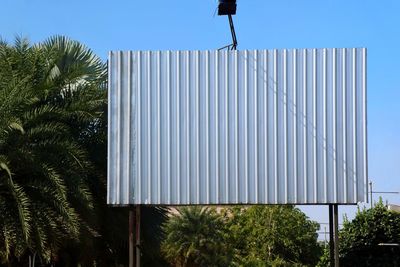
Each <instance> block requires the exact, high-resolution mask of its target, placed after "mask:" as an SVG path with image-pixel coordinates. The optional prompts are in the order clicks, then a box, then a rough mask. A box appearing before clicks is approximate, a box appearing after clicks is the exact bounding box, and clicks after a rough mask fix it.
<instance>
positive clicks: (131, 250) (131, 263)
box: [129, 208, 135, 267]
mask: <svg viewBox="0 0 400 267" xmlns="http://www.w3.org/2000/svg"><path fill="white" fill-rule="evenodd" d="M134 235H135V208H132V209H131V210H129V267H135V242H134Z"/></svg>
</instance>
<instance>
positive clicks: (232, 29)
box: [228, 15, 237, 50]
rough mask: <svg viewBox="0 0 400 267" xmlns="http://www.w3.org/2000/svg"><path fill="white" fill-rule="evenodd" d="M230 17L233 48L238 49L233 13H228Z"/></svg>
mask: <svg viewBox="0 0 400 267" xmlns="http://www.w3.org/2000/svg"><path fill="white" fill-rule="evenodd" d="M228 19H229V27H230V29H231V34H232V50H236V47H237V39H236V32H235V26H234V25H233V19H232V15H228Z"/></svg>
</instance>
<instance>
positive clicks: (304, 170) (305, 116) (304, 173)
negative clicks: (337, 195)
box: [302, 49, 309, 203]
mask: <svg viewBox="0 0 400 267" xmlns="http://www.w3.org/2000/svg"><path fill="white" fill-rule="evenodd" d="M302 92H303V116H302V121H303V175H304V176H303V179H304V203H308V202H309V201H308V183H307V182H308V168H307V127H308V126H307V50H306V49H303V89H302Z"/></svg>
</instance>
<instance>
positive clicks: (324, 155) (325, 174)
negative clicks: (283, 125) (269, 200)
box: [322, 49, 329, 203]
mask: <svg viewBox="0 0 400 267" xmlns="http://www.w3.org/2000/svg"><path fill="white" fill-rule="evenodd" d="M322 53H323V57H322V158H323V160H322V170H323V171H322V175H323V179H324V202H325V203H327V202H328V172H327V170H328V168H327V161H326V160H327V156H328V153H329V150H328V146H327V138H328V136H327V131H326V122H327V120H328V118H327V112H326V109H327V98H328V96H327V89H326V88H327V79H326V70H327V68H326V64H327V51H326V49H323V50H322Z"/></svg>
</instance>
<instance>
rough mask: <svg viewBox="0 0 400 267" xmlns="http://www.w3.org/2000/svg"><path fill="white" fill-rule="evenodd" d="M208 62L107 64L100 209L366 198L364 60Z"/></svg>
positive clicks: (220, 58)
mask: <svg viewBox="0 0 400 267" xmlns="http://www.w3.org/2000/svg"><path fill="white" fill-rule="evenodd" d="M213 53H214V51H212V52H210V51H205V52H198V51H196V52H182V53H180V52H177V53H175V52H172V53H171V52H164V53H163V52H159V51H158V52H147V51H146V52H140V51H138V52H124V53H121V52H115V53H110V61H111V62H110V65H111V70H110V80H109V86H110V90H111V92H109V98H110V99H109V102H110V106H109V107H108V108H109V112H110V114H111V113H113V114H111V115H112V117H111V118H109V121H111V123H112V124H110V125H111V127H110V128H109V129H108V132H109V135H110V136H111V138H110V139H109V142H111V143H109V144H108V147H107V150H108V153H109V154H110V157H109V158H111V160H112V161H111V162H109V163H108V176H109V177H108V184H109V188H108V189H109V191H108V192H107V198H108V203H110V204H117V205H118V204H126V202H128V203H129V204H158V203H161V204H208V203H210V204H218V203H227V202H228V203H268V204H273V203H304V204H312V203H329V202H333V203H355V202H357V201H362V200H364V199H366V195H365V194H366V193H367V191H366V188H365V186H366V185H365V184H366V183H367V171H368V170H367V155H366V152H367V151H366V150H367V148H366V146H367V132H366V128H367V126H366V117H365V116H366V109H367V108H366V103H365V102H366V75H365V71H366V59H365V57H366V50H365V49H340V50H339V49H332V50H331V49H320V50H289V51H288V50H270V51H265V53H264V52H261V51H253V50H252V51H239V52H237V51H233V52H226V51H223V52H215V54H213ZM253 53H254V55H253ZM269 53H271V54H269ZM185 55H186V57H185ZM214 55H215V61H214ZM253 56H254V57H253ZM185 61H186V63H187V64H185ZM209 64H211V66H208V65H209ZM221 64H222V65H221ZM242 64H243V65H242ZM253 64H254V65H253ZM281 64H282V65H281ZM207 66H208V68H207ZM264 66H265V67H266V68H267V70H261V69H260V68H263V67H264ZM261 72H263V73H261ZM264 73H265V74H264ZM263 78H264V79H265V80H264V81H262V79H263ZM261 82H264V83H263V84H262V85H261V84H260V83H261ZM221 86H222V87H221ZM268 86H270V87H268ZM218 88H219V89H218ZM186 89H187V90H186ZM231 89H232V90H233V91H232V90H231ZM175 90H176V92H175ZM203 90H204V91H203ZM213 90H214V91H213ZM263 90H264V91H263ZM263 93H264V95H263ZM224 98H225V99H224ZM204 101H205V102H204ZM281 101H282V102H281ZM292 101H293V102H292ZM282 103H283V104H282ZM175 104H177V105H178V106H176V107H175V106H174V105H175ZM113 105H114V106H113ZM127 105H128V106H127ZM260 105H261V106H260ZM263 105H264V106H263ZM282 105H283V106H282ZM289 105H290V106H289ZM234 106H237V107H240V109H237V108H236V109H235V108H234ZM292 107H294V108H293V114H292ZM303 111H304V112H305V113H306V114H305V115H304V116H303V114H302V113H303ZM187 113H189V115H188V116H186V114H187ZM111 115H110V116H111ZM292 115H293V116H292ZM260 116H261V117H260ZM263 116H264V117H263ZM118 117H120V118H118ZM278 119H279V121H278ZM292 119H293V121H291V120H292ZM113 120H114V121H113ZM175 120H176V121H175ZM109 123H110V122H109ZM210 123H211V125H210ZM252 123H254V125H252ZM263 123H264V124H263ZM204 124H205V125H204ZM317 126H318V127H317ZM271 127H272V128H271ZM214 128H215V129H214ZM115 129H119V130H118V131H115ZM175 130H177V133H175ZM253 131H254V132H253ZM268 132H269V134H268ZM263 133H265V136H269V137H268V140H267V141H264V140H263V138H266V137H264V136H261V135H263ZM214 138H215V141H214ZM281 138H282V139H281ZM253 140H254V141H253ZM278 140H279V144H278ZM263 141H264V143H263ZM239 144H240V145H239ZM260 145H261V146H260ZM253 146H254V147H253ZM214 149H215V150H214ZM264 151H265V155H264ZM186 152H187V153H186ZM267 152H268V153H267ZM203 153H205V154H203ZM360 153H361V154H360ZM117 154H119V155H117ZM163 155H164V156H163ZM214 156H216V159H215V160H214ZM172 157H173V158H172ZM176 159H177V160H178V162H176V161H174V160H176ZM303 159H304V160H303ZM186 163H187V164H188V165H187V166H186ZM264 164H265V166H262V165H264ZM186 167H187V168H186ZM274 167H275V168H274ZM175 168H176V171H175ZM292 168H293V170H294V171H293V172H292V171H291V170H292ZM186 174H187V175H186ZM264 174H265V175H264ZM260 175H261V176H260ZM126 176H129V177H126ZM180 176H182V177H181V178H182V179H180V178H179V177H180ZM203 178H204V179H205V180H202V179H203ZM186 179H187V180H186ZM253 179H254V180H253ZM185 180H186V181H187V183H186V184H187V185H186V184H185ZM303 181H304V184H303ZM175 182H176V183H177V184H175ZM253 183H254V184H253ZM292 186H293V187H292ZM298 186H300V188H297V187H298ZM203 190H206V191H203ZM214 190H216V191H215V193H214ZM307 191H308V192H307ZM176 192H178V194H177V195H175V193H176ZM303 192H304V196H303ZM264 194H265V195H264ZM185 197H186V198H185Z"/></svg>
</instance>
